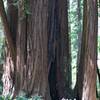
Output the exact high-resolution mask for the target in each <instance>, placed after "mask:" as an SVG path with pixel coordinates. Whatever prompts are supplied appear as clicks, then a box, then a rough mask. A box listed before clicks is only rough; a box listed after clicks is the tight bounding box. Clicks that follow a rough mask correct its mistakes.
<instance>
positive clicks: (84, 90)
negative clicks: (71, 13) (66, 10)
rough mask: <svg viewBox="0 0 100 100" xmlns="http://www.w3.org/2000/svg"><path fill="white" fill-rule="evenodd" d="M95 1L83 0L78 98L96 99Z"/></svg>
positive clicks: (83, 99) (85, 99) (96, 17)
mask: <svg viewBox="0 0 100 100" xmlns="http://www.w3.org/2000/svg"><path fill="white" fill-rule="evenodd" d="M97 19H98V16H97V1H96V0H85V1H84V21H83V34H82V46H81V55H80V58H81V59H80V62H79V71H78V73H79V74H78V75H79V76H78V79H79V80H78V82H79V81H80V82H79V83H78V88H79V90H80V91H78V92H80V93H79V98H80V99H79V100H81V99H82V100H96V67H97V61H96V60H97V23H98V20H97Z"/></svg>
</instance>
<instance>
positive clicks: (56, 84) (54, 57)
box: [48, 0, 71, 100]
mask: <svg viewBox="0 0 100 100" xmlns="http://www.w3.org/2000/svg"><path fill="white" fill-rule="evenodd" d="M66 5H67V1H66V0H63V1H60V0H50V1H49V23H48V24H49V26H48V28H49V35H48V38H49V41H48V54H49V55H48V57H49V86H50V94H51V97H52V100H60V99H61V98H63V97H66V96H68V95H67V94H68V92H69V91H67V90H69V89H70V85H71V82H70V81H69V78H71V75H69V73H70V68H71V67H70V52H69V35H68V16H67V8H66ZM70 74H71V73H70ZM67 75H69V76H67ZM66 77H67V78H66ZM65 78H66V79H65ZM66 87H67V88H66Z"/></svg>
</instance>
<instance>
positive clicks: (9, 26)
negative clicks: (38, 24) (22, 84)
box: [0, 0, 17, 96]
mask: <svg viewBox="0 0 100 100" xmlns="http://www.w3.org/2000/svg"><path fill="white" fill-rule="evenodd" d="M7 3H8V10H7V16H6V13H5V9H4V6H3V1H2V0H1V1H0V4H1V5H0V7H1V8H0V14H1V18H2V22H3V25H4V31H5V37H6V42H7V44H6V46H7V47H6V59H5V64H4V67H3V68H4V73H3V77H2V81H3V95H5V96H6V95H8V94H9V93H12V92H13V91H12V90H13V84H14V71H15V61H16V60H15V59H16V56H15V55H16V52H15V47H16V31H17V9H16V8H15V7H14V6H13V5H11V4H12V3H13V0H7ZM15 17H16V18H15Z"/></svg>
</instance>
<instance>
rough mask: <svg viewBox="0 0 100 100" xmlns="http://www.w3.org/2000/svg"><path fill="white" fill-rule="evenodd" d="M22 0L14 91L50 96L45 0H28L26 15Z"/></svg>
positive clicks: (46, 0)
mask: <svg viewBox="0 0 100 100" xmlns="http://www.w3.org/2000/svg"><path fill="white" fill-rule="evenodd" d="M23 3H24V1H23V0H21V1H20V4H19V7H18V9H19V23H18V35H17V69H16V75H17V76H16V82H17V83H16V85H15V89H16V93H17V94H18V93H20V91H24V92H25V93H26V94H27V95H28V96H30V95H33V96H35V95H39V96H40V95H41V96H42V97H43V98H44V100H50V94H49V85H48V72H49V68H48V57H47V41H48V37H47V36H48V27H47V24H48V0H44V1H42V0H37V1H33V0H30V1H28V3H29V6H30V13H31V14H29V15H27V16H26V15H25V13H24V10H23V7H24V4H23Z"/></svg>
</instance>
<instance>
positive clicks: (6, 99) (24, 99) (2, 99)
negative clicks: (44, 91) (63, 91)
mask: <svg viewBox="0 0 100 100" xmlns="http://www.w3.org/2000/svg"><path fill="white" fill-rule="evenodd" d="M0 100H12V98H11V97H10V96H7V97H4V96H0ZM13 100H43V99H42V97H41V96H33V97H31V98H27V97H24V96H18V97H16V98H15V99H13Z"/></svg>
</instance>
